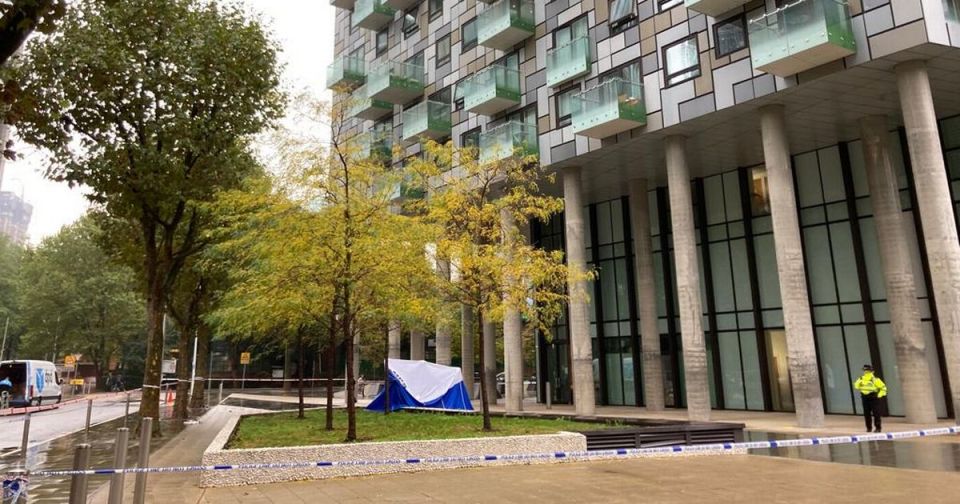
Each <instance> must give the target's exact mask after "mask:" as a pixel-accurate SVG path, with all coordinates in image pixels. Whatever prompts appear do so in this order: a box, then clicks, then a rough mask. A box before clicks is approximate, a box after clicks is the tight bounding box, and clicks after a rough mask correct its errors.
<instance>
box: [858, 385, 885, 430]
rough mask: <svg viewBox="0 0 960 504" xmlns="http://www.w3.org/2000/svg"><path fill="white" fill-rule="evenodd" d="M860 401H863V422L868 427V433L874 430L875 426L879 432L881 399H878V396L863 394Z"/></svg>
mask: <svg viewBox="0 0 960 504" xmlns="http://www.w3.org/2000/svg"><path fill="white" fill-rule="evenodd" d="M860 399H861V400H862V401H863V421H864V424H865V425H866V426H867V432H870V431H872V430H873V425H876V427H877V431H879V430H880V398H879V397H877V394H861V395H860ZM871 420H872V422H871Z"/></svg>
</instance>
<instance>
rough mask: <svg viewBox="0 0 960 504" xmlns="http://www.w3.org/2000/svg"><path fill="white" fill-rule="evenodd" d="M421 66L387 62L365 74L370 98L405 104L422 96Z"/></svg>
mask: <svg viewBox="0 0 960 504" xmlns="http://www.w3.org/2000/svg"><path fill="white" fill-rule="evenodd" d="M423 81H424V71H423V66H421V65H414V64H412V63H403V62H400V61H387V62H385V63H383V64H381V65H379V66H376V67H374V68H372V69H370V71H369V72H367V91H368V92H369V94H370V98H373V99H375V100H382V101H386V102H390V103H396V104H402V103H406V102H408V101H410V100H412V99H414V98H416V97H418V96H420V95H422V94H423V85H424V83H423Z"/></svg>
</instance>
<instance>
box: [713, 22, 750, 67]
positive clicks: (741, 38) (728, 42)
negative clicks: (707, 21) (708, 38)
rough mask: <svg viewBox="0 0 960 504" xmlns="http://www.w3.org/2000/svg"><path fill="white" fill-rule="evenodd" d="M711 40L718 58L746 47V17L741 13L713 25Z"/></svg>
mask: <svg viewBox="0 0 960 504" xmlns="http://www.w3.org/2000/svg"><path fill="white" fill-rule="evenodd" d="M713 40H714V44H715V45H716V48H717V57H718V58H720V57H723V56H726V55H728V54H730V53H733V52H737V51H739V50H740V49H744V48H746V47H747V18H746V17H745V16H744V15H743V14H741V15H739V16H735V17H732V18H730V19H725V20H723V21H720V22H718V23H717V24H715V25H713Z"/></svg>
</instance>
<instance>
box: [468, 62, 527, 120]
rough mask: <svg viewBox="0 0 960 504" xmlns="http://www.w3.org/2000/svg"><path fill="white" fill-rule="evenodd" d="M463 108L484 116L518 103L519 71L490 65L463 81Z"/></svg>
mask: <svg viewBox="0 0 960 504" xmlns="http://www.w3.org/2000/svg"><path fill="white" fill-rule="evenodd" d="M460 92H461V93H463V107H464V108H465V109H467V111H469V112H473V113H475V114H481V115H486V116H491V115H494V114H496V113H498V112H503V111H504V110H506V109H508V108H510V107H512V106H514V105H517V104H518V103H520V71H519V70H514V69H513V68H507V67H505V66H503V65H492V66H488V67H487V68H484V69H483V70H480V71H479V72H477V73H475V74H473V75H471V76H470V77H467V78H466V79H464V81H463V82H462V83H461V84H460Z"/></svg>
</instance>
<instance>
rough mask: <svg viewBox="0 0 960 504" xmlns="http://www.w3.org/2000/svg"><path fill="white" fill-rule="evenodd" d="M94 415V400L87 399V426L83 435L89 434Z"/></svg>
mask: <svg viewBox="0 0 960 504" xmlns="http://www.w3.org/2000/svg"><path fill="white" fill-rule="evenodd" d="M91 413H93V399H87V424H86V427H84V428H83V433H84V434H87V433H89V432H90V414H91Z"/></svg>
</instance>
